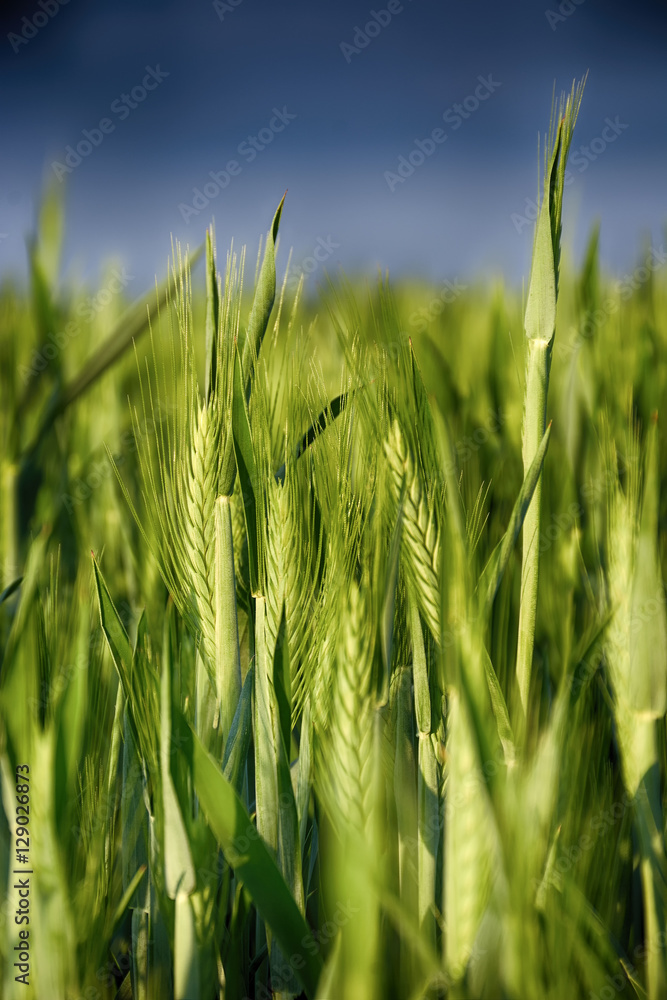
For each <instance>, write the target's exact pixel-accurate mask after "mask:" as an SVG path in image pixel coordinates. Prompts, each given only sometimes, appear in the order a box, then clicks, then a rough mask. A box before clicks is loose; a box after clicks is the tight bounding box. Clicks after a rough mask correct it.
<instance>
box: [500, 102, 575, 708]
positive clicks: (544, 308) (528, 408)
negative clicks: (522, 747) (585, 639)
mask: <svg viewBox="0 0 667 1000" xmlns="http://www.w3.org/2000/svg"><path fill="white" fill-rule="evenodd" d="M582 93H583V83H581V84H579V86H577V87H575V86H574V85H573V86H572V91H571V93H570V94H569V95H568V97H567V99H566V98H565V96H564V95H563V96H562V97H561V99H560V103H559V105H558V107H557V108H554V109H553V111H552V121H551V128H550V134H549V143H548V148H547V152H546V159H545V175H544V193H543V196H542V204H541V206H540V213H539V215H538V219H537V224H536V229H535V243H534V246H533V263H532V270H531V277H530V287H529V290H528V302H527V304H526V315H525V320H524V326H525V332H526V351H527V354H526V395H525V411H524V422H523V467H524V476H527V475H528V472H529V470H530V467H531V465H532V463H533V459H534V458H535V455H536V453H537V451H538V448H539V446H540V443H541V441H542V439H543V437H544V433H545V430H546V409H547V392H548V389H549V371H550V369H551V354H552V349H553V340H554V335H555V332H556V300H557V298H558V270H559V264H560V236H561V212H562V204H563V189H564V185H565V167H566V164H567V156H568V152H569V149H570V143H571V141H572V132H573V130H574V125H575V122H576V120H577V114H578V113H579V106H580V104H581V98H582ZM541 504H542V477H541V476H540V479H539V481H538V483H537V486H536V487H535V492H534V494H533V499H532V501H531V504H530V506H529V508H528V511H527V513H526V517H525V520H524V525H523V563H522V571H521V610H520V615H519V646H518V650H517V661H516V675H517V680H518V683H519V695H520V698H521V706H522V709H523V712H524V715H525V714H526V712H527V710H528V693H529V688H530V677H531V671H532V663H533V646H534V642H535V618H536V613H537V584H538V577H539V549H538V536H539V530H540V509H541Z"/></svg>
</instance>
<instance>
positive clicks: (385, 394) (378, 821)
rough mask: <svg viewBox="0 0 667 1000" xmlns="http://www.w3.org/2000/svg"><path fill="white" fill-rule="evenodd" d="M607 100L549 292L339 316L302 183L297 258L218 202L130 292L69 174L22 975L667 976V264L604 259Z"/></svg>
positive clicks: (15, 397)
mask: <svg viewBox="0 0 667 1000" xmlns="http://www.w3.org/2000/svg"><path fill="white" fill-rule="evenodd" d="M582 89H583V88H582V86H575V87H573V89H572V91H571V92H570V93H569V94H566V95H563V97H562V98H561V99H560V102H556V103H555V105H554V108H553V111H552V117H551V126H550V129H549V132H548V135H547V136H546V139H545V141H544V143H543V144H542V154H541V156H540V168H541V201H540V210H539V213H538V218H537V222H536V226H535V239H534V247H533V259H532V268H531V273H530V276H529V281H528V283H527V286H526V287H527V291H526V293H525V295H522V294H521V293H520V292H518V291H516V290H513V289H511V288H509V287H506V286H502V285H500V284H498V285H495V286H493V287H490V286H489V285H488V284H484V283H479V284H476V285H475V286H473V287H470V288H468V289H466V290H464V291H463V292H461V294H459V295H457V296H456V297H454V298H453V300H450V299H451V296H448V295H446V294H443V293H442V290H441V289H440V288H438V287H432V286H431V287H429V286H426V285H423V286H419V285H417V284H416V283H408V282H400V281H399V282H398V283H395V284H394V283H393V282H391V281H390V280H389V278H388V277H387V276H386V275H380V276H379V278H378V280H377V282H376V283H375V284H370V285H368V284H367V285H365V286H364V285H363V284H362V283H360V282H356V281H353V280H348V279H345V278H344V277H343V276H341V275H339V276H338V277H332V278H331V279H330V281H329V283H328V284H327V285H326V286H325V287H324V288H323V291H322V295H321V298H320V300H319V301H318V302H317V303H311V302H310V301H306V300H305V299H304V298H303V295H302V287H303V277H302V278H301V280H300V281H290V272H289V262H288V260H287V255H286V254H285V253H284V252H283V251H282V249H281V248H280V241H279V230H280V221H281V216H282V214H283V213H285V212H288V211H289V199H287V201H285V199H283V201H281V202H280V204H279V206H278V208H277V210H276V213H275V217H274V218H273V221H272V222H271V225H270V228H269V230H268V232H267V234H266V236H265V237H264V239H263V241H262V243H261V245H260V250H259V253H258V255H257V258H256V262H255V259H254V257H253V258H252V259H251V257H250V255H249V254H248V255H247V254H246V251H245V250H242V251H239V252H237V251H234V250H229V252H227V251H225V250H221V249H220V244H219V242H218V240H219V239H220V238H221V237H222V236H223V234H220V233H216V232H215V231H214V229H213V227H210V228H209V230H208V231H207V233H206V240H205V243H204V245H203V246H202V247H200V248H199V249H194V250H192V249H190V250H189V249H188V248H186V247H180V246H178V245H177V244H175V245H174V246H173V247H172V248H171V255H170V263H169V268H168V273H167V274H166V276H165V279H164V282H163V284H161V285H159V286H158V287H156V289H154V290H152V291H151V292H149V293H148V294H147V295H146V297H145V298H144V299H142V300H141V301H138V302H133V303H131V302H127V301H124V300H123V298H122V295H114V296H106V297H104V298H102V297H100V298H98V299H95V300H94V301H95V306H94V308H92V307H91V301H93V300H91V297H90V296H89V295H88V293H87V292H86V291H85V290H83V289H78V290H77V289H69V290H67V292H63V291H62V289H60V286H59V284H58V275H59V266H60V246H61V238H62V230H63V226H64V210H63V205H62V201H61V199H60V198H59V196H58V194H57V192H56V191H55V189H47V190H45V193H44V196H43V200H42V205H41V211H40V216H39V224H38V227H37V232H36V234H35V238H34V240H32V241H31V243H30V265H31V280H30V286H29V288H28V290H27V291H22V290H20V289H19V288H17V287H15V286H13V285H11V284H9V283H6V284H5V285H4V286H3V287H2V289H1V290H0V399H1V404H0V441H1V443H2V450H1V453H0V456H1V457H0V462H1V469H0V497H1V506H0V566H1V568H2V574H1V580H0V591H1V593H0V774H1V785H0V788H1V799H0V802H1V804H2V809H1V811H0V898H1V899H2V901H3V902H2V908H1V911H0V924H1V925H2V934H0V981H1V982H2V987H1V989H0V994H1V995H2V996H3V997H5V998H7V1000H10V998H14V997H22V998H23V997H26V998H39V1000H113V998H116V1000H128V998H134V1000H150V998H155V1000H169V998H173V1000H198V998H203V1000H214V998H218V1000H223V998H224V1000H244V998H247V1000H255V998H257V1000H261V998H270V997H278V998H281V1000H288V998H293V1000H294V998H299V997H308V998H309V1000H381V998H382V1000H385V998H389V1000H420V998H429V1000H431V998H432V1000H434V998H444V997H447V998H452V1000H462V998H477V997H479V998H489V1000H500V998H503V1000H504V998H506V1000H532V998H538V997H539V998H542V997H550V998H554V1000H560V998H562V1000H570V998H573V1000H574V998H582V1000H583V998H600V1000H611V998H612V997H615V996H617V995H619V996H636V997H640V998H650V1000H661V998H665V997H667V858H666V852H665V848H666V845H665V839H666V834H667V730H666V727H665V713H666V711H667V614H666V607H665V591H664V574H665V566H666V565H667V444H666V440H667V439H666V438H665V434H664V432H663V430H662V427H661V420H660V417H661V413H660V411H661V409H664V403H665V402H666V401H667V278H666V275H665V271H664V267H663V264H664V260H665V255H664V253H663V252H662V249H661V248H651V247H647V248H646V250H645V252H644V253H643V255H642V256H641V259H640V260H639V261H638V264H637V268H636V269H635V271H634V272H633V274H632V275H630V276H626V278H625V279H623V280H622V281H619V280H618V279H616V278H614V276H612V275H608V274H605V273H604V272H603V270H602V269H601V267H600V263H599V254H598V232H597V231H593V232H592V233H591V235H590V240H589V244H588V249H587V252H586V255H585V258H584V260H583V263H582V265H581V266H580V267H579V268H575V267H574V265H573V263H572V260H571V258H570V257H569V256H568V253H567V249H566V247H567V243H566V242H563V240H562V239H561V228H562V221H561V220H562V203H563V190H564V176H565V169H566V163H567V156H568V150H569V147H570V142H571V138H572V133H573V130H574V128H575V123H576V118H577V112H578V109H579V105H580V102H581V99H582ZM267 221H268V220H267ZM229 235H230V237H231V234H229ZM227 236H228V234H224V238H225V240H226V239H227ZM562 243H563V246H561V244H562ZM202 271H203V272H204V274H203V275H202ZM107 299H109V301H107Z"/></svg>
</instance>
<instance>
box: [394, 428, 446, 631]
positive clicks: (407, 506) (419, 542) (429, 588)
mask: <svg viewBox="0 0 667 1000" xmlns="http://www.w3.org/2000/svg"><path fill="white" fill-rule="evenodd" d="M384 449H385V454H386V456H387V460H388V462H389V467H390V470H391V475H392V481H393V487H394V494H395V497H396V499H398V498H399V497H400V495H401V490H402V488H403V482H404V481H405V495H404V499H403V551H404V556H405V566H406V571H407V572H408V574H409V576H410V577H412V582H413V584H414V586H415V591H416V594H417V599H418V601H419V607H420V610H421V612H422V614H423V615H424V618H425V619H426V622H427V624H428V627H429V628H430V630H431V632H432V634H433V636H434V638H435V639H436V641H439V639H440V610H439V609H440V594H439V589H438V578H437V566H438V530H437V524H436V521H435V514H434V510H433V506H432V505H431V504H429V502H428V497H427V495H426V492H425V490H424V488H423V485H422V482H421V478H420V475H419V472H418V470H417V469H416V468H415V463H414V460H413V458H412V455H411V454H410V452H409V450H408V448H407V446H406V443H405V439H404V437H403V434H402V432H401V428H400V425H399V423H398V421H397V420H393V421H392V424H391V427H390V429H389V438H388V440H387V441H385V445H384Z"/></svg>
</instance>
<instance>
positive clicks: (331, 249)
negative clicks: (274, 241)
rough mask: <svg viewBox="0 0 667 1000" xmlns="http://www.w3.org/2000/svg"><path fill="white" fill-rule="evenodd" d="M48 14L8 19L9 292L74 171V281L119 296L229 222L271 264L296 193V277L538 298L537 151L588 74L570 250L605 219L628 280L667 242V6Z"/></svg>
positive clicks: (288, 234)
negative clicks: (110, 268) (42, 203)
mask: <svg viewBox="0 0 667 1000" xmlns="http://www.w3.org/2000/svg"><path fill="white" fill-rule="evenodd" d="M42 4H43V6H40V3H39V0H32V2H23V3H11V2H9V3H8V2H5V3H4V4H3V9H2V13H0V74H1V82H2V91H1V92H2V97H3V99H2V104H1V106H0V114H1V116H2V135H3V143H2V160H1V165H0V172H1V175H2V184H1V185H0V233H2V234H3V235H2V237H0V276H2V277H4V276H6V275H7V274H13V275H18V276H22V275H25V271H26V268H25V256H26V255H25V237H26V235H27V234H28V233H29V231H30V228H31V226H32V224H33V219H34V212H35V205H36V202H37V199H38V196H39V192H40V189H41V185H42V183H43V178H44V177H45V176H47V175H48V176H51V177H52V178H54V179H55V177H56V175H59V176H61V177H62V178H63V180H62V183H63V184H64V186H65V190H66V205H67V220H68V228H67V236H66V245H65V276H67V275H70V276H77V277H79V278H83V279H84V280H86V281H89V282H91V283H95V282H97V281H98V279H99V277H100V273H101V268H102V266H103V263H104V262H105V261H106V260H108V259H109V258H112V257H113V258H114V259H120V260H122V261H123V262H125V264H126V266H127V268H128V271H129V273H131V274H132V275H133V281H132V284H131V294H134V293H136V294H137V295H138V294H139V293H140V292H142V291H143V290H144V288H145V287H146V286H148V285H150V284H152V282H153V280H154V276H155V274H156V273H157V274H158V275H162V274H163V273H164V270H165V266H166V260H167V257H168V255H169V252H170V245H171V236H172V234H173V236H175V237H176V238H178V239H180V240H182V241H184V242H189V243H190V244H191V245H195V244H197V243H198V242H200V241H201V239H202V238H203V235H204V232H205V228H206V226H207V224H208V223H209V221H210V219H211V217H213V218H214V219H215V223H216V229H217V240H218V247H219V251H224V249H225V248H226V247H227V246H228V244H229V242H230V240H231V239H232V238H233V239H234V241H235V244H236V245H240V244H242V243H247V244H248V248H249V252H250V255H251V257H254V253H255V251H256V246H257V240H258V237H259V235H260V233H263V232H264V231H265V230H266V229H267V227H268V224H269V222H270V218H271V215H272V212H273V210H274V208H275V206H276V204H277V202H278V201H279V199H280V197H281V195H282V193H283V191H284V190H285V189H288V195H287V201H286V206H285V212H284V215H283V225H282V230H281V233H282V240H281V256H280V258H279V265H280V264H282V265H283V266H284V264H285V263H286V260H287V251H288V249H289V248H290V247H292V248H293V261H294V262H295V264H296V265H299V264H300V262H302V261H303V260H304V259H306V258H308V257H311V256H312V253H313V250H314V249H315V248H316V247H318V246H319V247H322V245H323V244H326V247H327V249H326V250H321V251H320V253H319V256H326V260H325V261H324V262H323V264H320V265H318V269H317V271H316V272H315V273H314V274H313V275H312V276H311V278H309V281H311V282H313V285H314V283H315V282H316V281H317V279H318V278H319V277H320V276H321V273H322V266H324V267H326V268H327V269H329V270H330V271H335V269H336V267H337V266H338V265H339V264H340V265H342V266H343V267H344V268H345V270H346V271H348V272H354V271H357V270H358V269H362V270H364V271H368V272H371V273H372V272H374V271H375V270H376V269H377V267H378V266H381V267H383V268H388V269H389V271H390V274H391V275H393V276H394V277H396V278H398V277H399V276H401V275H422V276H425V277H428V278H432V279H439V278H454V277H459V278H466V277H470V276H473V275H476V276H486V277H498V276H505V277H506V278H507V279H508V280H509V281H511V282H514V283H516V284H520V282H521V281H522V279H524V278H527V276H528V271H529V266H530V249H531V240H532V224H529V223H528V221H527V220H528V214H529V212H530V203H531V202H532V201H533V200H534V199H535V196H536V191H537V135H538V132H540V131H541V132H544V130H545V129H546V127H547V125H548V119H549V108H550V101H551V94H552V89H553V86H554V83H555V85H556V88H557V90H560V89H563V88H569V87H570V85H571V83H572V80H573V78H574V77H577V78H579V77H580V76H581V75H582V74H583V73H584V72H585V71H586V70H588V73H589V77H588V84H587V87H586V92H585V96H584V103H583V107H582V112H581V116H580V119H579V123H578V126H577V130H576V132H575V137H574V143H573V153H576V154H577V156H576V159H575V157H574V156H573V158H572V169H571V172H572V182H571V183H570V184H569V185H568V188H567V195H566V204H565V213H564V219H565V223H564V240H565V243H566V246H567V247H569V248H570V250H571V251H572V253H574V255H575V258H577V259H578V258H579V256H580V254H581V252H582V248H583V246H584V243H585V239H586V236H587V233H588V231H589V228H590V226H591V224H592V222H593V221H594V220H595V219H599V220H600V222H601V248H602V257H603V262H604V263H605V265H606V266H607V267H608V268H609V269H610V270H612V271H614V272H617V273H620V274H622V273H623V271H624V270H627V269H628V268H629V267H631V266H632V265H633V263H634V262H635V261H636V260H637V259H638V258H639V256H640V255H641V253H642V240H643V239H644V238H645V237H646V236H647V235H649V234H650V236H651V238H652V239H653V241H654V243H656V244H658V245H661V244H663V243H664V242H665V238H666V233H665V224H666V223H667V170H666V169H665V168H666V166H667V110H666V109H667V59H666V58H665V56H666V55H667V44H666V43H667V5H665V4H664V3H658V2H655V3H649V2H637V3H634V4H627V3H617V2H614V0H611V2H610V0H579V2H575V0H561V2H560V3H556V2H552V0H518V2H514V3H506V4H497V3H482V2H475V0H472V2H468V3H456V4H455V3H436V2H434V0H431V2H428V0H402V2H401V0H391V2H389V3H388V2H387V0H377V2H376V3H372V2H371V0H359V2H350V0H337V2H335V3H334V2H330V0H325V2H321V3H316V2H314V0H312V2H304V0H297V2H293V3H289V4H276V3H268V2H265V0H229V2H224V0H217V2H216V3H213V2H211V0H201V2H199V0H197V2H195V3H192V2H191V3H186V2H185V0H179V2H168V3H155V2H150V0H135V2H129V0H124V2H115V3H111V2H110V0H98V2H89V3H85V2H84V0H69V2H68V3H66V4H63V5H59V4H58V0H42ZM45 11H46V12H45ZM373 12H375V13H373ZM357 29H359V30H357ZM28 35H31V36H33V37H30V38H28V37H27V36H28ZM149 71H151V72H149ZM151 74H152V75H151ZM480 78H481V79H482V80H484V81H486V89H484V87H483V86H482V84H481V83H480ZM144 83H147V85H148V86H149V87H153V89H148V88H147V87H144ZM480 87H482V89H481V90H480V89H479V88H480ZM476 90H477V92H478V94H482V93H484V94H485V95H486V96H485V97H484V99H480V98H479V97H475V93H476ZM123 95H127V100H126V98H125V97H124V96H123ZM133 95H134V97H133ZM457 104H458V105H459V106H460V107H459V110H460V111H462V112H463V114H459V112H457V111H456V110H455V105H457ZM466 109H467V110H466ZM448 111H449V114H448V115H447V112H448ZM276 113H278V114H276ZM443 115H445V116H446V117H444V118H443ZM105 119H106V122H107V124H106V125H105V126H104V128H105V129H106V130H107V131H106V132H105V131H103V130H100V122H102V121H104V120H105ZM457 122H458V124H456V123H457ZM437 129H440V132H439V133H437V135H438V138H439V140H440V141H439V142H434V141H433V139H432V138H431V136H432V133H433V130H437ZM84 130H87V131H88V134H89V135H88V139H86V136H85V133H84ZM442 135H444V136H445V138H444V139H442ZM91 136H92V138H93V140H94V141H97V142H98V144H97V145H93V143H92V142H90V138H91ZM262 136H263V139H262ZM253 137H254V138H253ZM82 142H83V143H84V145H83V146H82V147H81V149H82V150H85V151H87V152H86V155H83V156H81V160H80V162H78V163H77V161H76V158H73V157H72V156H71V155H70V159H69V161H66V159H65V157H66V151H67V147H68V146H69V147H72V149H74V150H75V151H76V147H77V146H78V145H79V144H80V143H82ZM86 143H88V145H86ZM420 144H421V147H420ZM431 147H433V148H431ZM88 150H89V152H88ZM253 152H254V155H252V153H253ZM76 155H77V156H78V154H76ZM401 158H403V159H401ZM230 161H231V162H232V164H235V165H236V166H232V168H231V173H228V175H227V177H226V178H225V175H224V174H222V175H221V174H220V171H225V169H226V167H227V165H228V164H229V163H230ZM422 161H423V162H422ZM68 162H69V165H70V169H69V170H67V171H65V169H64V167H67V166H68ZM54 163H55V164H56V166H55V167H54V166H53V164H54ZM57 164H63V165H64V166H63V167H59V166H58V165H57ZM401 164H403V166H402V172H403V174H404V175H406V176H404V177H403V178H401V179H400V180H399V179H396V178H397V177H398V176H399V175H400V174H399V170H398V168H399V166H400V165H401ZM412 164H414V166H413V168H412V171H411V172H410V165H412ZM211 172H212V173H213V174H218V179H219V181H220V182H221V183H224V184H225V186H224V189H221V188H220V185H219V184H218V183H217V182H214V181H213V180H212V178H211V176H210V174H211ZM206 184H208V185H209V186H208V188H207V189H205V188H204V185H206ZM197 188H198V189H199V190H200V191H201V192H202V194H201V195H200V196H199V200H197V201H195V200H194V199H195V190H194V189H197ZM206 191H207V192H208V194H210V195H211V197H210V198H208V199H207V194H206V193H205V192H206ZM179 206H180V207H179ZM188 206H189V208H188ZM522 220H523V221H522ZM128 290H130V289H128Z"/></svg>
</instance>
